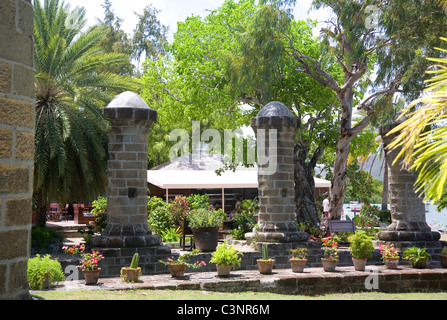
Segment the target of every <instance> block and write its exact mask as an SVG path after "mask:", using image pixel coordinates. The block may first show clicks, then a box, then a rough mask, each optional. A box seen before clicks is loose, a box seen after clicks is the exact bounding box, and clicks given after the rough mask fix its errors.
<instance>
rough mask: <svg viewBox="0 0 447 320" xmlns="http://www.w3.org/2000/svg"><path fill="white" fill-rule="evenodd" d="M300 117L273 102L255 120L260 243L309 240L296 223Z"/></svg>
mask: <svg viewBox="0 0 447 320" xmlns="http://www.w3.org/2000/svg"><path fill="white" fill-rule="evenodd" d="M298 121H299V120H298V118H297V117H295V116H294V115H293V114H292V113H291V112H290V110H289V108H287V107H286V106H285V105H284V104H283V103H281V102H270V103H269V104H267V105H266V106H264V108H262V110H261V111H260V112H259V113H258V115H257V117H255V118H252V119H251V126H252V128H253V130H254V132H255V134H256V139H257V146H258V149H257V150H258V183H259V186H258V191H259V216H258V224H259V227H258V229H257V230H253V232H252V233H248V234H246V238H247V239H253V238H254V239H256V241H259V242H272V243H281V242H296V241H306V240H307V239H308V237H309V235H308V234H307V233H304V232H300V231H299V229H298V228H297V226H296V223H295V216H296V214H295V204H294V187H295V184H294V160H293V142H294V139H295V136H296V134H297V131H298Z"/></svg>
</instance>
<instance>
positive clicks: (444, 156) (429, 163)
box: [390, 38, 447, 201]
mask: <svg viewBox="0 0 447 320" xmlns="http://www.w3.org/2000/svg"><path fill="white" fill-rule="evenodd" d="M442 39H443V40H444V41H447V38H442ZM439 50H441V51H443V52H447V50H444V49H439ZM430 60H431V61H434V62H436V63H437V64H436V65H435V66H436V67H437V69H436V70H430V71H428V73H431V74H434V75H435V76H434V77H433V78H431V79H430V80H428V82H430V83H431V84H430V85H429V86H428V87H427V89H426V90H427V91H428V94H427V96H424V97H422V98H421V99H418V100H415V101H413V102H412V103H411V105H410V106H409V107H408V108H407V109H406V110H405V111H404V112H403V114H402V116H404V115H406V117H407V118H406V120H405V121H404V122H402V123H401V124H400V125H399V126H397V127H396V128H395V129H394V130H392V131H391V132H390V134H391V133H397V132H400V134H399V135H398V136H397V137H396V139H395V140H394V141H393V143H392V144H391V145H390V147H392V148H397V147H402V150H401V151H400V153H399V156H398V158H400V157H403V160H404V163H406V164H407V165H409V166H410V168H411V169H414V170H416V171H417V173H418V179H417V181H416V184H417V190H418V191H424V192H425V197H426V199H430V200H433V201H439V200H440V199H441V196H442V193H443V188H444V186H445V184H446V181H447V161H446V160H447V126H446V121H447V58H442V59H430ZM419 103H421V104H422V107H420V108H418V109H416V110H413V108H414V107H415V106H416V105H417V104H419Z"/></svg>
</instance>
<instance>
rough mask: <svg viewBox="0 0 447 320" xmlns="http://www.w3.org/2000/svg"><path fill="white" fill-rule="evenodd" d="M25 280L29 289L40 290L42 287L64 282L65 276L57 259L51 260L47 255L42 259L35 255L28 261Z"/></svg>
mask: <svg viewBox="0 0 447 320" xmlns="http://www.w3.org/2000/svg"><path fill="white" fill-rule="evenodd" d="M27 279H28V284H29V286H30V288H31V289H34V290H41V289H43V288H44V286H51V285H52V284H53V283H57V282H59V281H64V280H65V274H64V272H63V271H62V266H61V264H60V262H59V261H58V260H57V259H54V260H53V259H51V256H50V255H49V254H47V255H45V256H43V257H41V256H40V255H39V254H37V255H36V257H34V258H30V259H28V269H27Z"/></svg>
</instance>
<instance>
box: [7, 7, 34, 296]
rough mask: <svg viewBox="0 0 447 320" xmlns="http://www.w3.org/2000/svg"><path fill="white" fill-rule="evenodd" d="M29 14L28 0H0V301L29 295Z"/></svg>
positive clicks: (31, 123) (31, 149) (31, 77)
mask: <svg viewBox="0 0 447 320" xmlns="http://www.w3.org/2000/svg"><path fill="white" fill-rule="evenodd" d="M33 17H34V13H33V6H32V4H31V1H22V0H2V1H1V2H0V43H1V45H0V300H6V299H10V300H16V299H30V298H31V296H30V295H29V291H28V282H27V262H28V258H29V256H30V240H31V236H30V231H31V203H32V200H31V199H32V193H33V164H34V161H33V160H34V106H33V104H34V66H33V38H32V36H33V21H34V19H33Z"/></svg>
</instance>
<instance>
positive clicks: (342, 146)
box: [329, 134, 352, 220]
mask: <svg viewBox="0 0 447 320" xmlns="http://www.w3.org/2000/svg"><path fill="white" fill-rule="evenodd" d="M351 139H352V136H350V135H343V134H342V135H340V139H339V140H338V143H337V151H336V155H335V160H334V177H333V178H332V188H331V189H332V199H331V205H330V208H329V219H330V220H340V218H341V214H342V212H343V203H344V199H345V183H346V170H347V162H348V156H349V144H350V142H351Z"/></svg>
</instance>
